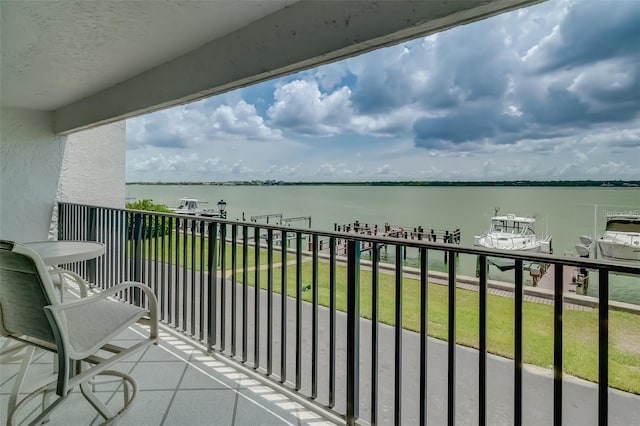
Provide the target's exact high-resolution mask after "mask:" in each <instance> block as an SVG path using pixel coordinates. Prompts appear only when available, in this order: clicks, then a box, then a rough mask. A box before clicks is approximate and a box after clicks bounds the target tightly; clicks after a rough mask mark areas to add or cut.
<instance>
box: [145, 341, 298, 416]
mask: <svg viewBox="0 0 640 426" xmlns="http://www.w3.org/2000/svg"><path fill="white" fill-rule="evenodd" d="M134 331H135V332H136V333H139V332H138V331H137V330H134ZM192 346H193V345H192ZM159 347H160V348H162V349H163V350H165V351H167V352H168V353H170V354H171V355H173V356H175V357H176V358H178V359H180V360H182V361H183V362H184V363H185V364H186V365H189V366H191V367H193V368H194V369H196V370H197V371H198V372H200V373H201V374H203V375H205V376H207V377H209V378H210V379H212V380H214V381H216V382H218V383H219V384H221V385H222V386H224V387H225V388H227V389H228V390H231V391H233V392H235V393H236V394H238V395H239V396H241V397H242V398H244V399H246V400H247V401H249V402H251V403H252V404H254V405H256V406H258V407H259V408H261V409H262V410H264V411H265V412H267V413H269V414H271V415H273V416H274V417H276V418H277V419H279V420H281V421H282V422H283V424H286V425H290V426H295V425H294V424H293V423H291V422H290V421H289V420H287V419H285V418H284V417H282V416H281V415H280V414H278V413H276V412H275V411H273V410H271V409H270V408H268V407H266V406H265V405H263V404H262V403H261V402H259V401H258V400H257V399H253V398H250V397H249V396H248V395H245V394H244V393H242V392H240V391H239V390H238V389H235V388H234V387H232V386H230V385H228V384H227V383H225V382H224V381H222V380H221V379H218V378H217V377H215V376H214V375H213V374H211V373H209V372H207V371H205V370H204V369H202V368H201V367H199V366H198V365H196V364H195V363H194V362H192V361H189V360H188V359H186V358H184V357H182V356H181V355H179V354H177V353H175V352H173V351H171V350H169V349H168V348H166V347H164V346H159ZM193 347H194V348H196V347H195V346H193ZM203 354H204V352H203ZM190 357H191V355H190ZM212 359H213V358H212ZM182 390H188V389H182ZM274 392H276V390H275V389H274Z"/></svg>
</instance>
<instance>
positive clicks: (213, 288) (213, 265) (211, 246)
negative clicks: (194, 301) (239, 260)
mask: <svg viewBox="0 0 640 426" xmlns="http://www.w3.org/2000/svg"><path fill="white" fill-rule="evenodd" d="M217 241H218V223H217V222H211V223H209V236H208V239H207V242H208V265H207V266H208V280H209V282H208V284H209V288H208V296H209V297H208V303H207V319H208V325H207V349H208V350H209V352H212V351H213V347H214V346H215V344H216V336H217V333H216V325H217V323H216V315H217V312H218V309H217V306H216V305H217V296H218V286H217V278H218V277H217V274H218V271H217V265H218V261H217V257H218V256H217V254H218V253H217V250H218V248H217V247H216V246H217ZM222 283H223V284H224V278H223V280H222Z"/></svg>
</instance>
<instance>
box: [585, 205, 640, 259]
mask: <svg viewBox="0 0 640 426" xmlns="http://www.w3.org/2000/svg"><path fill="white" fill-rule="evenodd" d="M605 218H606V227H605V230H604V233H603V234H602V236H601V237H600V238H598V239H597V241H596V242H597V244H598V250H599V251H600V256H601V257H602V258H603V259H608V260H617V261H631V262H640V212H622V213H620V212H607V213H606V216H605Z"/></svg>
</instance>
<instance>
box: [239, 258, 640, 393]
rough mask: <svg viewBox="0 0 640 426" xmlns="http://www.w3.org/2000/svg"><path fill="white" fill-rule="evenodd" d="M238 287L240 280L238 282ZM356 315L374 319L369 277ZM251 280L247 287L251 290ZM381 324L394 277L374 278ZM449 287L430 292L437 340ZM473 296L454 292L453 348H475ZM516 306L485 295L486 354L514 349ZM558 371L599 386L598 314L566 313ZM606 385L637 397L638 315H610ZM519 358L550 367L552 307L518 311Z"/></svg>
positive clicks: (292, 272) (412, 287) (341, 278)
mask: <svg viewBox="0 0 640 426" xmlns="http://www.w3.org/2000/svg"><path fill="white" fill-rule="evenodd" d="M277 269H278V270H276V271H275V272H274V274H273V276H274V283H273V286H274V290H275V291H276V292H278V293H279V292H280V288H281V285H280V284H281V271H280V270H279V268H277ZM336 272H337V274H336V276H337V281H336V306H337V308H338V309H339V310H341V311H345V310H346V268H345V267H344V266H338V267H337V271H336ZM311 274H312V266H311V263H310V262H305V263H303V268H302V282H303V287H304V286H305V285H307V284H310V283H311V282H312V279H311V277H312V275H311ZM295 277H296V267H295V265H293V266H292V265H289V266H288V268H287V293H288V294H289V296H295V292H296V281H295V279H296V278H295ZM238 280H242V277H241V276H240V274H239V276H238ZM360 281H361V286H360V309H361V315H362V316H363V317H366V318H371V306H372V302H371V293H372V292H371V272H369V271H365V270H361V272H360ZM318 282H319V287H318V298H319V303H320V304H322V305H325V306H328V304H329V267H328V264H327V263H322V262H320V263H319V272H318ZM253 283H254V277H253V274H249V284H250V285H253ZM379 283H380V284H379V297H378V300H379V301H380V302H379V307H378V312H379V314H378V315H379V318H380V321H381V322H383V323H385V324H389V325H393V324H394V323H395V321H394V315H395V312H394V309H395V308H394V306H395V290H394V289H395V277H394V276H393V275H389V274H383V273H380V274H379ZM266 285H267V275H266V271H262V273H261V275H260V287H261V288H266ZM447 292H448V288H447V287H446V286H442V285H437V284H429V286H428V296H427V297H428V315H427V318H428V334H429V335H431V336H433V337H436V338H438V339H442V340H446V339H447V329H448V326H447V321H448V312H447V300H448V296H447ZM302 294H303V299H304V300H306V301H311V291H305V292H303V293H302ZM478 299H479V296H478V293H476V292H473V291H466V290H462V289H458V290H457V291H456V342H457V343H459V344H462V345H464V346H469V347H473V348H478V341H479V337H478V336H479V333H478V323H479V315H478ZM402 318H403V319H402V321H403V327H404V328H406V329H409V330H413V331H419V330H420V283H419V281H417V280H414V279H408V278H404V280H403V317H402ZM513 320H514V301H513V299H510V298H506V297H499V296H493V295H489V296H488V298H487V324H488V327H487V347H488V350H489V352H491V353H494V354H497V355H501V356H505V357H511V358H513V353H514V350H513V347H514V330H513V328H514V326H513ZM562 324H563V330H564V332H563V370H564V372H565V373H567V374H570V375H573V376H577V377H581V378H584V379H586V380H590V381H593V382H597V381H598V311H597V310H596V311H591V312H587V311H576V310H565V311H564V315H563V322H562ZM609 327H610V331H609V332H610V339H609V340H610V341H609V385H610V386H613V387H615V388H618V389H621V390H625V391H628V392H633V393H636V394H640V316H637V315H632V314H628V313H623V312H617V311H610V313H609ZM522 340H523V358H524V362H525V363H527V364H533V365H537V366H540V367H545V368H552V366H553V306H551V305H544V304H540V303H532V302H526V301H525V302H524V304H523V338H522Z"/></svg>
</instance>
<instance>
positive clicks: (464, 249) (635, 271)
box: [60, 203, 640, 276]
mask: <svg viewBox="0 0 640 426" xmlns="http://www.w3.org/2000/svg"><path fill="white" fill-rule="evenodd" d="M60 205H71V206H81V207H87V208H97V209H105V210H115V211H122V212H128V213H140V214H144V215H147V216H165V217H175V218H181V219H191V220H193V219H194V216H193V215H184V214H175V213H161V212H151V211H144V210H132V209H119V208H112V207H101V206H90V205H85V204H78V203H60ZM197 220H198V221H201V222H216V223H222V224H230V225H231V224H235V225H240V226H248V227H251V228H256V227H257V228H261V229H265V230H268V229H271V230H274V231H281V232H288V233H298V232H299V233H302V234H307V235H318V236H319V237H324V238H331V237H334V238H339V239H343V240H357V241H363V242H368V243H378V244H383V245H384V244H386V245H392V246H393V245H398V246H403V247H412V248H426V249H431V250H439V251H455V252H456V253H462V254H469V255H476V256H479V255H484V256H490V257H499V258H504V259H513V260H522V261H526V262H531V261H533V262H543V263H558V264H563V265H569V266H575V267H578V268H586V269H600V268H602V267H604V268H606V269H608V270H609V271H611V272H617V273H623V274H631V275H638V276H640V264H632V263H623V262H615V261H611V260H602V259H590V258H581V257H566V256H556V255H551V254H544V253H531V252H517V251H507V250H495V249H487V248H482V247H475V246H465V245H458V244H449V243H438V242H428V241H424V240H405V239H402V240H398V239H396V238H386V237H380V236H374V235H361V234H353V233H347V232H336V231H317V230H311V229H305V228H298V227H289V226H281V225H272V224H264V223H256V222H250V221H240V220H233V219H221V218H217V217H216V218H211V217H202V216H197Z"/></svg>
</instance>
